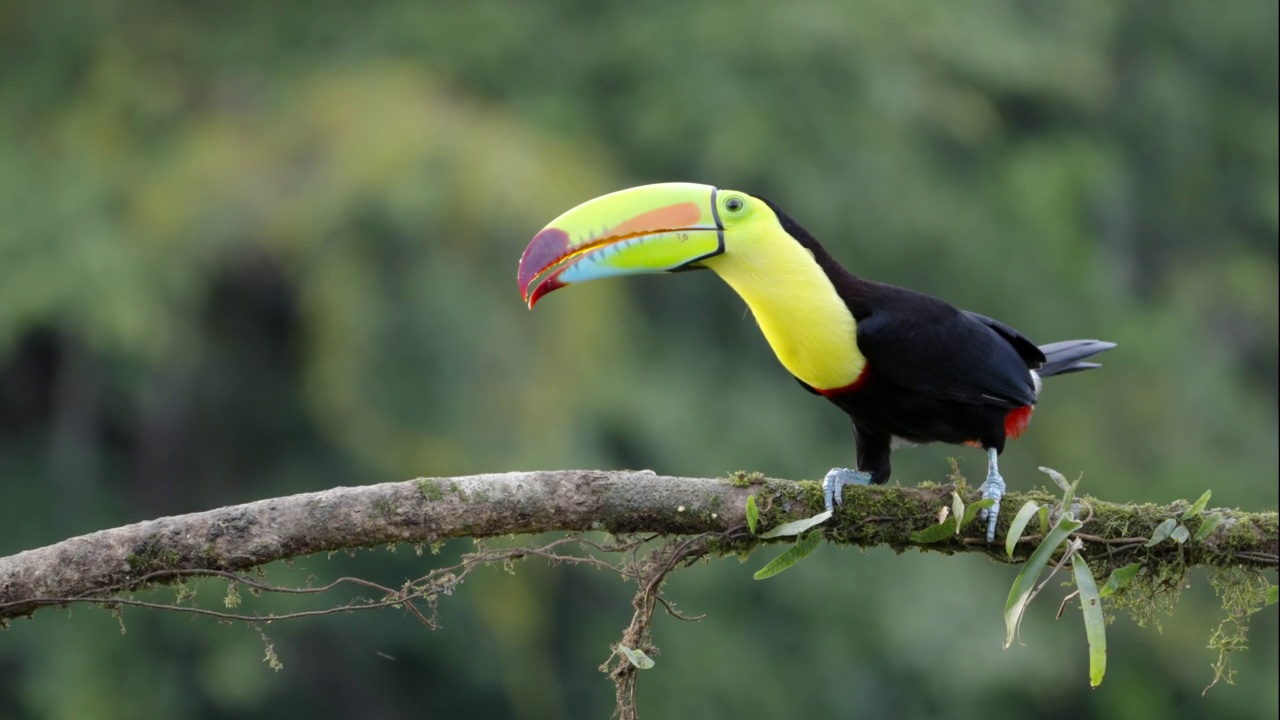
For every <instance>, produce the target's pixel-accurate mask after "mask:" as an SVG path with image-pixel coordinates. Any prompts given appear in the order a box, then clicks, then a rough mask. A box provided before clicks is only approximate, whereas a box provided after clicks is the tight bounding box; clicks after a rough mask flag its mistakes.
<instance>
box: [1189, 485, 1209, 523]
mask: <svg viewBox="0 0 1280 720" xmlns="http://www.w3.org/2000/svg"><path fill="white" fill-rule="evenodd" d="M1211 497H1213V491H1212V490H1205V491H1204V494H1203V495H1201V496H1200V499H1199V500H1197V501H1195V502H1194V503H1192V504H1191V507H1189V508H1187V509H1186V510H1185V511H1183V513H1182V520H1183V522H1186V521H1187V520H1190V519H1191V518H1193V517H1195V516H1197V515H1199V514H1200V513H1201V511H1203V510H1204V506H1205V505H1208V504H1209V498H1211Z"/></svg>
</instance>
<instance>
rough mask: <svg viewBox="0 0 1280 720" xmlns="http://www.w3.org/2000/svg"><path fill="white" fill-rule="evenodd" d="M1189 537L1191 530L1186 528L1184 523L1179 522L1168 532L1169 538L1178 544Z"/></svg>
mask: <svg viewBox="0 0 1280 720" xmlns="http://www.w3.org/2000/svg"><path fill="white" fill-rule="evenodd" d="M1190 538H1191V531H1190V530H1188V529H1187V526H1186V525H1182V524H1181V523H1179V525H1178V527H1176V528H1174V529H1173V532H1171V533H1169V539H1170V540H1172V541H1174V542H1176V543H1178V544H1179V545H1181V544H1182V543H1184V542H1186V541H1187V540H1188V539H1190Z"/></svg>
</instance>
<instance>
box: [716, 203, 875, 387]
mask: <svg viewBox="0 0 1280 720" xmlns="http://www.w3.org/2000/svg"><path fill="white" fill-rule="evenodd" d="M771 214H772V213H771ZM731 232H732V233H733V234H732V240H731V242H729V243H728V247H727V248H726V251H725V253H724V254H722V255H717V256H716V257H712V258H707V259H706V260H704V261H702V264H703V265H705V266H707V267H708V268H711V269H712V270H714V271H715V273H716V274H717V275H719V276H720V277H721V278H723V279H724V281H725V282H727V283H729V286H730V287H732V288H733V289H734V291H736V292H737V293H738V295H740V296H742V299H743V300H745V301H746V303H747V307H749V308H751V314H752V315H754V316H755V318H756V322H757V323H758V324H759V325H760V330H761V331H762V332H764V337H765V339H766V340H768V342H769V346H770V347H772V348H773V352H774V354H775V355H777V356H778V360H780V361H781V362H782V365H783V367H785V368H786V369H787V370H788V371H789V372H790V373H791V374H792V375H795V376H796V377H798V378H800V379H801V380H803V381H804V382H805V383H807V384H808V385H810V386H811V387H813V388H815V389H817V390H834V389H836V388H841V387H844V386H846V385H849V384H851V383H852V382H853V381H854V380H856V379H858V375H859V374H861V372H862V369H863V367H865V366H866V363H867V361H866V358H865V357H863V355H862V353H861V352H860V351H859V350H858V343H857V339H856V331H857V325H856V323H855V321H854V319H853V313H851V312H850V311H849V307H848V306H847V305H845V303H844V301H843V300H841V299H840V296H839V295H838V294H836V289H835V286H834V285H832V284H831V280H830V279H829V278H828V277H827V274H826V273H825V272H823V270H822V268H821V267H819V266H818V263H817V261H816V260H814V259H813V255H812V254H811V253H810V252H809V250H807V249H806V248H805V247H804V246H802V245H801V244H800V243H799V242H798V241H796V240H795V239H794V238H792V237H790V236H789V235H787V233H786V231H784V230H783V229H782V227H781V226H780V225H779V224H778V223H777V221H776V219H775V220H774V221H773V222H753V223H751V224H750V225H748V226H744V227H739V228H734V229H733V230H732V231H731Z"/></svg>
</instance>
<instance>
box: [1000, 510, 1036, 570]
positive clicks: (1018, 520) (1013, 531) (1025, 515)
mask: <svg viewBox="0 0 1280 720" xmlns="http://www.w3.org/2000/svg"><path fill="white" fill-rule="evenodd" d="M1039 509H1040V506H1039V505H1038V504H1036V501H1035V500H1028V501H1027V502H1026V504H1024V505H1023V506H1022V507H1021V508H1019V509H1018V514H1017V515H1014V516H1013V522H1012V523H1010V524H1009V533H1008V534H1007V535H1005V537H1004V550H1005V552H1006V553H1007V554H1008V555H1009V557H1013V548H1014V546H1015V545H1017V544H1018V540H1020V539H1021V538H1022V531H1023V530H1026V529H1027V523H1029V522H1031V518H1033V517H1035V515H1036V511H1037V510H1039Z"/></svg>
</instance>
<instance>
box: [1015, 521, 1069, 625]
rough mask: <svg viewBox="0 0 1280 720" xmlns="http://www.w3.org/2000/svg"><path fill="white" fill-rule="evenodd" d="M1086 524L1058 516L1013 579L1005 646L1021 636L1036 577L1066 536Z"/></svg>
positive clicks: (1042, 570)
mask: <svg viewBox="0 0 1280 720" xmlns="http://www.w3.org/2000/svg"><path fill="white" fill-rule="evenodd" d="M1083 524H1084V523H1081V522H1080V521H1078V520H1075V519H1074V518H1069V517H1066V516H1065V515H1064V516H1063V517H1061V518H1059V519H1058V522H1057V524H1055V525H1054V526H1053V529H1052V530H1050V531H1049V532H1048V533H1046V534H1045V538H1044V540H1043V541H1042V542H1041V543H1040V545H1039V547H1037V548H1036V549H1035V551H1033V552H1032V553H1031V557H1030V558H1028V559H1027V564H1026V565H1024V566H1023V567H1022V572H1020V573H1018V577H1017V578H1015V579H1014V581H1013V587H1012V588H1011V589H1010V590H1009V599H1008V601H1006V602H1005V605H1004V626H1005V639H1004V646H1005V647H1006V648H1007V647H1009V646H1010V645H1012V644H1013V641H1014V639H1015V638H1016V637H1017V636H1018V626H1019V625H1021V624H1022V614H1023V613H1024V612H1026V610H1027V603H1029V602H1031V591H1032V590H1035V587H1036V581H1037V580H1039V579H1040V573H1042V572H1044V569H1045V566H1047V565H1048V564H1049V558H1050V557H1052V556H1053V553H1054V552H1055V551H1056V550H1057V549H1058V546H1059V545H1061V544H1062V542H1063V541H1064V540H1066V539H1067V536H1068V535H1070V534H1071V533H1073V532H1075V531H1076V530H1079V529H1080V526H1081V525H1083Z"/></svg>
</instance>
